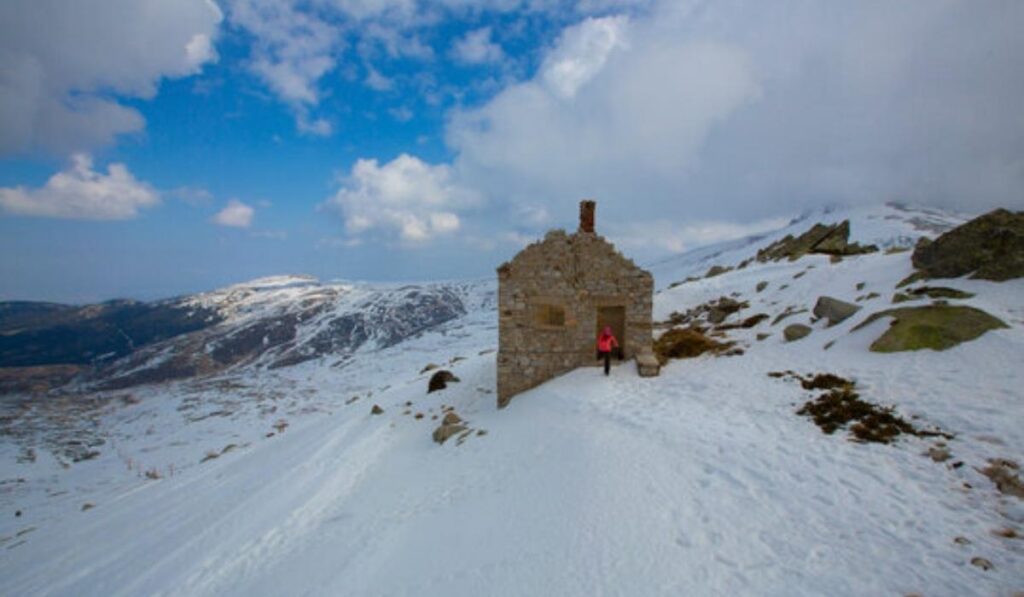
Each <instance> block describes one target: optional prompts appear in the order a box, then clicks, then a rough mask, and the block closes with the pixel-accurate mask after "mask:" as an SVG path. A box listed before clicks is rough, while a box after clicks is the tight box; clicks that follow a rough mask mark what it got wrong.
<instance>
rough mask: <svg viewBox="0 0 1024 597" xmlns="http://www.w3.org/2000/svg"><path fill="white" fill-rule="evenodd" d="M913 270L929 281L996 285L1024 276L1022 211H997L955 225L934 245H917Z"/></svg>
mask: <svg viewBox="0 0 1024 597" xmlns="http://www.w3.org/2000/svg"><path fill="white" fill-rule="evenodd" d="M912 260H913V263H914V267H916V268H918V269H919V270H921V273H922V274H923V275H924V276H926V277H928V278H958V277H960V276H964V275H967V274H971V277H972V278H980V279H983V280H994V281H997V282H1000V281H1004V280H1010V279H1013V278H1020V277H1022V276H1024V212H1011V211H1007V210H1005V209H997V210H995V211H992V212H989V213H987V214H985V215H983V216H980V217H977V218H975V219H973V220H971V221H970V222H967V223H966V224H963V225H962V226H958V227H956V228H954V229H953V230H950V231H949V232H946V233H944V234H943V235H942V236H939V237H938V238H936V239H935V240H934V241H933V242H927V241H925V242H922V243H919V244H918V246H917V248H916V249H914V254H913V256H912Z"/></svg>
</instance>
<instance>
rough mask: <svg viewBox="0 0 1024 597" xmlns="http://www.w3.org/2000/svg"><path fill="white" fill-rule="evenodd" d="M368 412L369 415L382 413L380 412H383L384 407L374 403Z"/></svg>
mask: <svg viewBox="0 0 1024 597" xmlns="http://www.w3.org/2000/svg"><path fill="white" fill-rule="evenodd" d="M370 414H371V415H382V414H384V409H383V408H381V407H380V405H377V404H374V405H373V408H371V409H370Z"/></svg>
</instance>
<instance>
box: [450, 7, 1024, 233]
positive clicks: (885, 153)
mask: <svg viewBox="0 0 1024 597" xmlns="http://www.w3.org/2000/svg"><path fill="white" fill-rule="evenodd" d="M1022 26H1024V4H1022V3H1019V2H1010V1H1005V2H999V1H996V2H990V3H980V4H979V3H966V2H956V1H944V2H917V3H913V2H907V3H892V2H882V1H873V0H872V1H865V2H856V3H839V4H836V3H804V2H796V1H793V2H788V1H787V2H781V3H777V2H773V3H763V2H755V1H752V0H751V1H743V0H741V1H737V2H730V3H689V2H686V3H683V2H673V1H669V0H664V1H662V2H660V3H659V4H658V5H657V6H655V7H654V8H652V9H651V11H649V12H648V11H643V12H638V13H635V14H634V15H633V16H631V17H628V18H627V17H623V16H612V17H603V18H587V19H583V20H582V21H581V22H579V23H577V24H575V25H572V26H570V27H568V28H566V29H565V30H564V31H563V32H562V34H561V36H560V37H559V39H558V40H557V42H556V43H555V44H554V45H553V47H552V48H551V49H550V50H549V52H548V53H547V54H546V55H545V56H544V57H543V59H542V61H541V65H540V67H539V68H538V70H537V71H536V72H535V73H534V74H533V76H532V77H531V78H529V79H527V80H523V81H519V82H516V83H514V84H511V85H509V86H507V87H506V88H504V89H503V90H502V91H501V92H500V93H498V94H496V95H495V96H494V97H493V98H492V99H490V100H489V101H487V102H485V103H483V104H482V105H477V106H469V107H465V108H460V109H456V110H455V111H454V112H453V113H452V114H451V116H450V118H449V124H448V127H447V129H446V142H447V143H448V145H449V147H450V148H451V149H452V150H453V151H454V152H455V154H456V157H455V159H454V162H453V167H454V169H455V172H457V174H458V176H459V180H460V182H461V183H462V184H466V185H471V186H473V187H474V188H478V189H480V191H481V192H482V193H485V194H486V195H487V196H488V197H494V198H496V199H498V201H496V202H495V203H494V204H493V205H492V206H491V208H490V209H491V210H492V213H500V214H502V215H512V214H514V213H515V211H514V210H515V206H519V205H524V204H532V205H536V204H540V205H543V206H546V207H548V208H549V210H550V211H551V212H552V213H558V212H560V211H565V209H564V208H563V207H562V206H565V205H568V206H572V205H574V204H575V202H576V201H577V200H578V199H579V198H581V197H594V198H596V199H598V201H599V203H600V204H601V213H603V214H605V217H606V218H607V219H608V220H609V221H617V220H622V219H625V218H630V219H635V220H637V221H648V222H654V221H659V220H667V221H675V222H687V221H689V222H718V221H732V222H736V223H739V224H742V225H745V226H746V225H754V224H756V223H757V222H760V221H765V220H766V219H768V218H773V217H780V216H785V215H789V214H792V213H795V212H798V211H801V210H803V209H806V208H808V207H814V206H816V205H823V204H834V203H857V202H881V201H885V200H889V199H894V198H896V199H903V200H908V201H911V202H923V203H931V204H940V205H947V206H952V207H958V208H961V209H965V210H969V211H980V210H983V209H987V208H989V207H992V206H995V205H1009V206H1024V194H1021V193H1020V189H1021V188H1022V187H1024V159H1022V157H1021V156H1024V117H1022V115H1021V114H1022V113H1021V111H1020V109H1019V107H1018V104H1019V99H1020V98H1021V97H1024V77H1021V76H1020V73H1021V72H1024V36H1021V35H1020V34H1019V31H1020V29H1021V27H1022ZM694 225H697V224H694ZM708 230H711V231H713V232H715V234H712V235H711V236H708V235H706V234H703V233H702V234H696V235H686V234H682V235H679V236H677V237H671V236H670V235H665V236H664V238H666V239H668V240H664V241H662V245H663V246H664V247H665V248H667V249H670V250H671V249H673V248H678V247H681V246H686V245H690V244H692V242H693V241H691V240H688V239H689V238H691V237H692V238H706V239H708V240H711V239H713V238H714V237H716V236H722V237H728V236H730V235H731V232H730V231H728V230H719V229H717V228H715V227H714V226H712V227H710V228H708Z"/></svg>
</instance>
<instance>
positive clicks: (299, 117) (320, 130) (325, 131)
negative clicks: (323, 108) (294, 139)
mask: <svg viewBox="0 0 1024 597" xmlns="http://www.w3.org/2000/svg"><path fill="white" fill-rule="evenodd" d="M295 128H296V129H297V130H298V131H299V132H300V133H305V134H307V135H313V136H314V137H329V136H331V133H333V132H334V125H333V124H331V121H330V120H327V119H326V118H312V119H311V118H310V117H309V114H307V113H306V110H304V109H299V110H297V111H296V115H295Z"/></svg>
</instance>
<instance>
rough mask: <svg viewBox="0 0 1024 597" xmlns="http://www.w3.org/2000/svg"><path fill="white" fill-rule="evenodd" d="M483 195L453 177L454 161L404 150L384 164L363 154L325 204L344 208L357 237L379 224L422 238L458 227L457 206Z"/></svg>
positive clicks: (380, 227) (387, 231)
mask: <svg viewBox="0 0 1024 597" xmlns="http://www.w3.org/2000/svg"><path fill="white" fill-rule="evenodd" d="M479 201H480V196H479V194H478V193H476V192H475V191H473V190H471V189H468V188H466V187H464V186H462V185H459V184H458V183H456V182H455V181H454V180H453V176H452V171H451V168H450V167H448V166H446V165H437V166H432V165H430V164H427V163H425V162H423V161H422V160H420V159H419V158H416V157H413V156H410V155H407V154H402V155H400V156H398V157H397V158H395V159H394V160H392V161H390V162H388V163H386V164H383V165H380V164H379V163H378V162H377V160H365V159H363V160H358V161H357V162H356V164H355V165H354V166H353V167H352V172H351V173H350V175H349V176H348V177H347V179H346V181H345V182H344V184H343V186H342V188H341V189H339V190H338V192H337V193H335V195H334V196H333V197H331V198H330V199H328V200H327V201H326V202H325V203H324V207H327V208H329V209H333V210H335V211H338V212H340V214H341V215H342V217H343V218H344V220H345V229H346V232H348V234H349V235H350V236H352V237H357V236H359V235H361V234H363V233H366V232H369V231H371V230H374V229H378V230H381V231H383V232H384V233H385V234H389V235H395V236H397V237H398V238H399V239H400V240H401V241H404V242H411V243H417V242H424V241H429V240H431V239H433V238H435V237H437V236H442V235H446V234H450V233H453V232H455V231H456V230H458V229H459V227H460V226H461V220H460V219H459V216H458V214H457V213H456V212H458V211H460V210H462V209H465V208H468V207H471V206H473V205H475V204H477V203H479Z"/></svg>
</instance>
